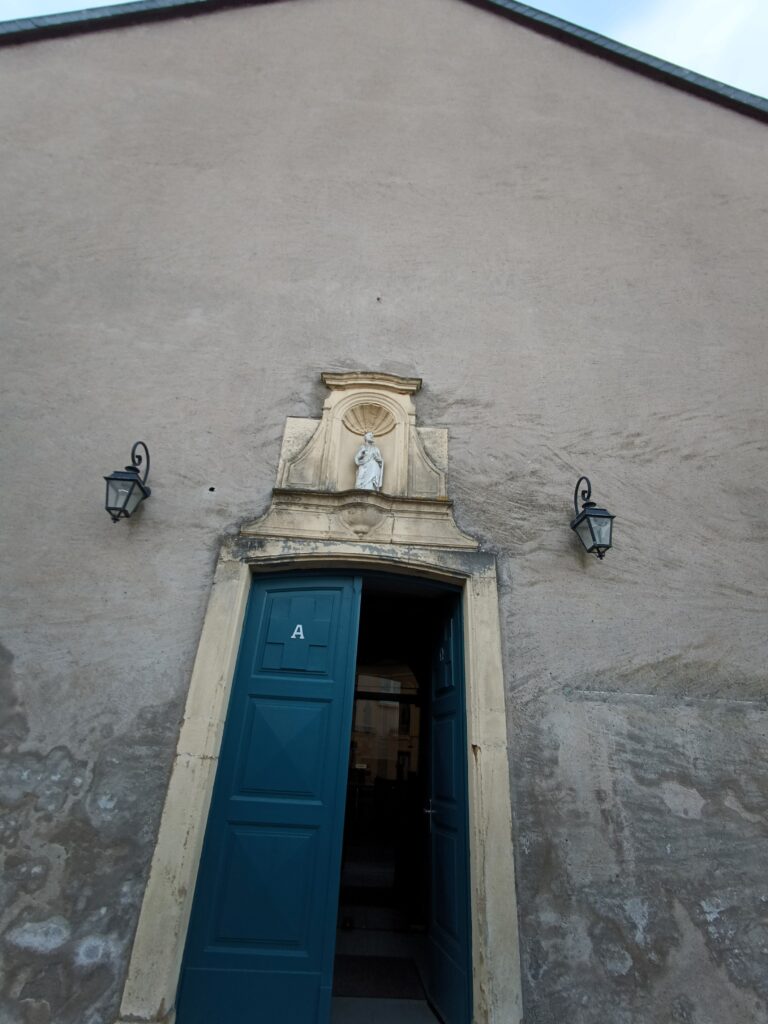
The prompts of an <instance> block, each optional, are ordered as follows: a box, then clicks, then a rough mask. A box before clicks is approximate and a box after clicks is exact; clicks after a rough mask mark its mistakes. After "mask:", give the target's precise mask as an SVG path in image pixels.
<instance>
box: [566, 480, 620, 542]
mask: <svg viewBox="0 0 768 1024" xmlns="http://www.w3.org/2000/svg"><path fill="white" fill-rule="evenodd" d="M582 482H584V483H586V485H587V486H586V487H585V488H584V490H583V491H582V492H581V500H582V502H583V504H582V507H581V512H579V504H578V500H579V487H580V486H581V484H582ZM591 497H592V484H591V483H590V482H589V477H586V476H582V477H579V479H578V481H577V483H576V490H575V491H574V492H573V507H574V510H575V512H576V515H575V517H574V518H573V519H572V520H571V529H572V530H574V531H575V533H576V534H577V535H578V538H579V540H580V541H581V543H582V544H583V545H584V547H585V549H586V550H587V552H589V553H590V554H592V553H594V554H596V555H597V557H598V558H603V557H604V556H605V552H606V551H607V550H608V548H609V547H610V546H611V535H612V533H613V520H614V519H615V518H616V516H613V515H611V513H610V512H609V511H608V509H605V508H598V507H597V506H596V505H595V503H594V501H590V500H589V499H590V498H591Z"/></svg>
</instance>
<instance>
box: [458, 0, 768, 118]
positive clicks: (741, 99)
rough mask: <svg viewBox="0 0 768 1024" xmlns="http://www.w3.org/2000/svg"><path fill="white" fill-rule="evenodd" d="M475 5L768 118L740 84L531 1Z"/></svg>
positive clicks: (767, 103) (482, 0)
mask: <svg viewBox="0 0 768 1024" xmlns="http://www.w3.org/2000/svg"><path fill="white" fill-rule="evenodd" d="M464 2H465V3H470V4H472V5H473V7H482V8H483V9H484V10H487V11H492V12H493V13H494V14H498V15H501V17H505V18H507V19H508V20H510V21H515V22H517V23H518V24H520V25H525V26H526V27H527V28H530V29H533V30H534V31H535V32H539V33H541V34H542V35H546V36H550V37H551V38H554V39H558V40H560V41H561V42H564V43H568V44H569V45H571V46H576V47H578V48H579V49H581V50H585V51H586V52H587V53H591V54H593V55H594V56H596V57H602V58H603V59H604V60H609V61H611V62H612V63H614V64H619V65H621V66H622V67H625V68H628V69H629V70H630V71H636V72H638V73H639V74H641V75H645V76H646V77H647V78H654V79H656V80H657V81H660V82H664V83H665V84H667V85H671V86H673V87H674V88H676V89H683V90H684V91H685V92H689V93H692V94H693V95H694V96H699V97H701V98H702V99H707V100H711V101H712V102H714V103H719V104H720V105H721V106H724V107H729V108H730V109H731V110H736V111H738V112H739V113H741V114H746V115H747V116H748V117H754V118H757V119H758V120H759V121H768V99H764V98H763V97H762V96H757V95H755V93H751V92H746V91H745V90H744V89H737V88H736V86H733V85H726V84H725V83H724V82H718V81H717V79H715V78H708V77H707V76H706V75H700V74H699V73H698V72H696V71H689V70H688V68H684V67H681V66H680V65H679V64H672V63H670V61H666V60H662V59H661V58H660V57H654V56H652V55H651V54H649V53H644V52H643V51H642V50H636V49H634V47H632V46H627V45H626V44H625V43H619V42H617V41H616V40H615V39H609V38H608V36H602V35H600V33H599V32H593V31H592V30H591V29H587V28H582V27H581V26H580V25H574V24H573V22H570V21H564V20H563V19H562V18H557V17H555V15H554V14H547V13H545V12H544V11H539V10H537V9H536V8H535V7H529V6H528V4H521V3H517V2H516V0H464Z"/></svg>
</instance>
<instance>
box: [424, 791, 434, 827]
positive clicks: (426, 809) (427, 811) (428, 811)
mask: <svg viewBox="0 0 768 1024" xmlns="http://www.w3.org/2000/svg"><path fill="white" fill-rule="evenodd" d="M421 810H422V813H423V814H426V815H427V817H428V818H429V831H430V832H431V831H432V815H433V814H435V809H434V807H433V806H432V797H430V798H429V800H427V806H426V807H422V809H421Z"/></svg>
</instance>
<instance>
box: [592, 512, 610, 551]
mask: <svg viewBox="0 0 768 1024" xmlns="http://www.w3.org/2000/svg"><path fill="white" fill-rule="evenodd" d="M591 521H592V532H593V534H594V535H595V544H596V545H597V546H598V547H599V548H609V547H610V546H611V526H612V525H613V520H612V519H611V518H610V517H609V516H592V517H591Z"/></svg>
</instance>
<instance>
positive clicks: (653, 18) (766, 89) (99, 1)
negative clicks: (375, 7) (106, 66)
mask: <svg viewBox="0 0 768 1024" xmlns="http://www.w3.org/2000/svg"><path fill="white" fill-rule="evenodd" d="M113 2H114V0H82V2H80V3H77V2H72V0H0V21H5V20H8V19H11V18H24V17H27V16H30V15H34V14H53V13H56V12H59V11H72V10H81V9H83V8H84V7H106V6H110V5H111V4H112V3H113ZM383 2H385V0H383ZM532 6H534V7H538V8H539V9H540V10H542V11H549V12H550V13H551V14H556V15H557V16H558V17H560V18H565V19H566V20H567V21H573V22H575V23H576V24H577V25H583V26H585V27H586V28H591V29H594V31H596V32H600V33H602V34H603V35H605V36H608V37H609V38H611V39H618V40H619V41H620V42H622V43H627V44H628V45H629V46H634V47H636V48H637V49H638V50H644V51H645V52H646V53H652V54H654V55H655V56H657V57H663V58H664V59H665V60H669V61H672V62H673V63H674V64H681V65H682V66H683V67H685V68H690V69H691V70H693V71H698V72H700V73H701V74H703V75H709V77H710V78H716V79H717V80H718V81H721V82H727V83H728V84H729V85H735V86H738V87H739V88H740V89H746V90H747V91H748V92H754V93H757V94H758V95H759V96H768V56H767V55H768V0H540V2H539V3H533V4H532Z"/></svg>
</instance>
